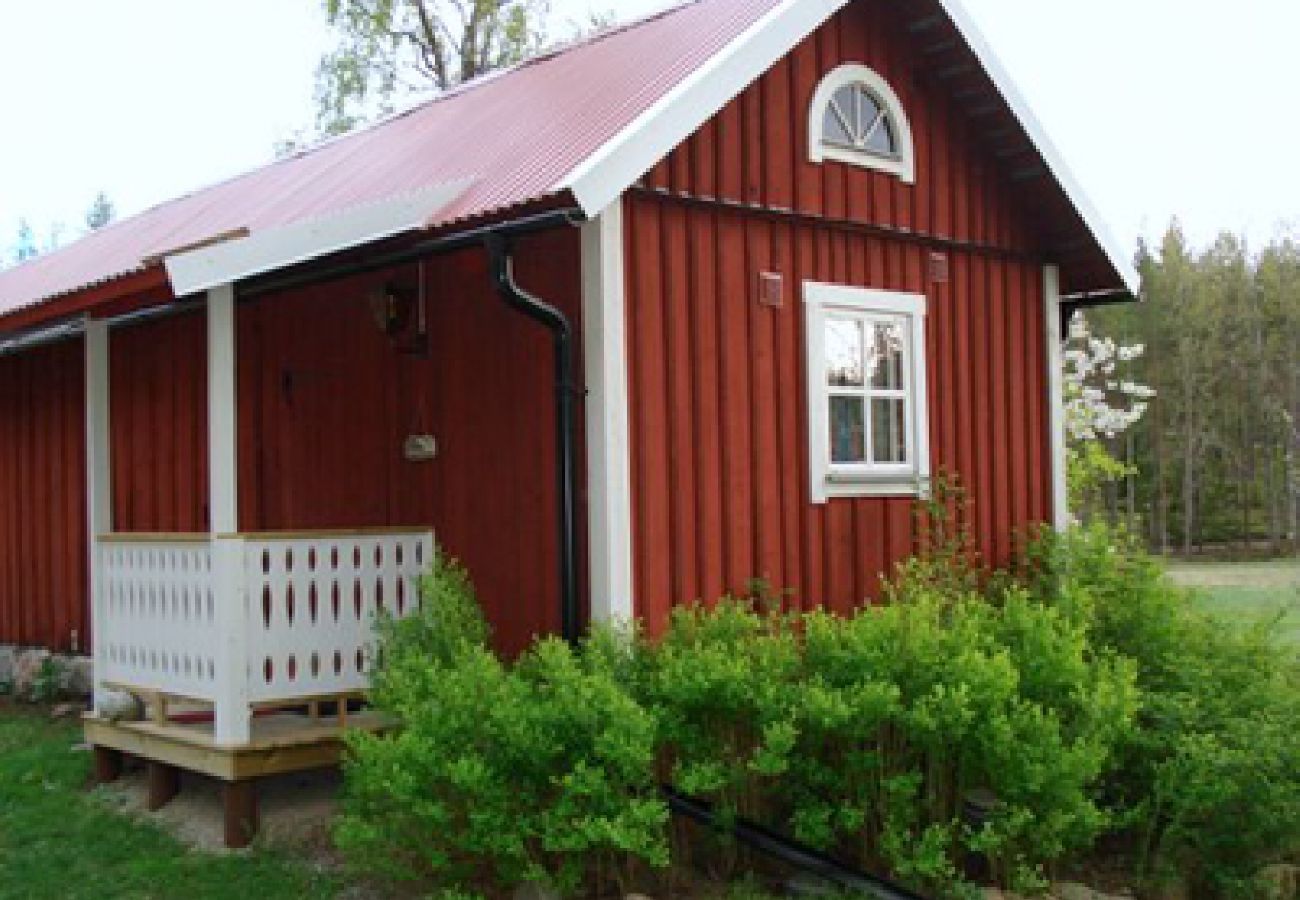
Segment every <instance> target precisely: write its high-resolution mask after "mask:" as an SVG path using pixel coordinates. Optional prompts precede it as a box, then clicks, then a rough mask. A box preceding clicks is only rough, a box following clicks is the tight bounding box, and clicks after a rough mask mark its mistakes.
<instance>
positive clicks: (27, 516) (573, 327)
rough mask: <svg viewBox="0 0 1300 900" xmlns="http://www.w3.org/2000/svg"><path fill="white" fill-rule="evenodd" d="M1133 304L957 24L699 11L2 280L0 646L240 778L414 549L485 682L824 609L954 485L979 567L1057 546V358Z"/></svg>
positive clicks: (98, 238)
mask: <svg viewBox="0 0 1300 900" xmlns="http://www.w3.org/2000/svg"><path fill="white" fill-rule="evenodd" d="M1135 284H1136V276H1135V274H1134V273H1133V272H1132V270H1131V268H1130V266H1129V265H1128V264H1127V262H1126V261H1125V258H1124V253H1123V252H1122V251H1121V250H1119V249H1117V247H1116V245H1115V244H1114V243H1113V242H1111V241H1110V240H1109V239H1108V238H1107V236H1106V233H1105V230H1104V228H1103V227H1102V225H1101V223H1100V222H1099V221H1098V218H1097V216H1096V215H1095V213H1094V212H1093V211H1092V209H1091V208H1090V207H1089V206H1088V204H1087V203H1086V201H1085V200H1084V198H1083V196H1082V194H1081V193H1080V192H1079V190H1078V187H1077V186H1076V185H1075V184H1074V182H1073V181H1072V180H1071V178H1070V176H1069V174H1068V172H1067V171H1066V170H1065V167H1064V166H1063V164H1062V162H1061V160H1060V158H1059V157H1058V156H1057V154H1056V153H1055V151H1054V150H1053V148H1052V147H1051V145H1050V144H1049V143H1048V141H1047V138H1046V137H1045V136H1044V135H1043V133H1042V131H1041V129H1040V127H1039V126H1038V124H1037V123H1036V121H1035V119H1034V117H1033V115H1032V114H1031V113H1030V111H1029V110H1028V109H1027V108H1026V106H1025V104H1024V102H1023V101H1022V100H1021V98H1020V96H1019V94H1018V93H1017V92H1016V90H1015V88H1014V87H1013V86H1012V85H1011V84H1010V82H1009V81H1008V79H1007V78H1006V76H1005V74H1004V73H1003V71H1002V69H1001V68H1000V67H999V65H998V63H997V61H996V59H995V58H994V57H993V54H992V52H991V51H990V49H989V48H988V46H987V45H986V44H985V43H984V42H983V40H982V39H981V38H980V37H979V35H978V34H977V33H976V32H975V30H974V28H973V26H972V23H971V21H970V19H969V18H968V17H967V16H966V15H965V13H964V12H963V11H962V10H961V8H960V6H959V4H958V2H957V0H912V2H907V3H901V2H896V0H852V2H849V0H698V2H694V3H688V4H686V5H683V6H681V7H678V8H676V9H673V10H670V11H668V12H665V13H662V14H659V15H656V16H653V17H651V18H648V19H646V20H644V21H641V22H638V23H635V24H632V25H628V26H625V27H621V28H616V29H613V30H611V31H609V32H607V33H604V34H601V35H598V36H596V37H594V38H591V39H589V40H586V41H583V42H581V43H578V44H576V45H574V46H571V47H568V48H565V49H562V50H559V51H556V52H553V53H550V54H548V55H545V56H543V57H541V58H538V59H535V60H532V61H530V62H528V63H525V64H523V65H521V66H519V67H517V68H515V69H513V70H510V71H508V72H505V73H502V74H497V75H493V76H490V77H487V78H484V79H481V80H479V81H476V82H474V83H471V84H468V85H465V86H464V87H462V88H460V89H457V90H455V91H452V92H449V93H447V94H446V95H443V96H440V97H438V98H436V99H434V100H432V101H430V102H428V103H426V104H424V105H422V106H420V107H417V108H415V109H413V110H411V111H409V112H406V113H403V114H401V115H397V116H394V117H392V118H390V119H388V120H386V121H384V122H382V123H380V124H378V125H375V126H373V127H370V128H367V129H365V130H362V131H360V132H357V133H354V134H351V135H348V136H346V137H343V138H340V139H337V140H334V141H332V142H328V143H326V144H324V145H322V146H320V147H317V148H314V149H311V150H308V151H305V152H303V153H300V154H298V155H297V156H294V157H292V158H290V159H285V160H281V161H278V162H275V163H273V164H271V165H268V166H266V167H265V168H262V169H259V170H257V171H254V172H251V173H249V174H247V175H243V176H241V177H238V178H235V179H232V180H230V181H227V182H225V183H222V184H218V185H216V186H214V187H210V188H207V189H205V190H202V191H199V192H197V193H194V194H191V195H189V196H186V197H183V198H181V199H178V200H175V201H172V202H169V203H165V204H163V205H161V206H158V207H156V208H154V209H151V210H149V211H148V212H145V213H142V214H141V215H138V216H135V217H133V218H131V219H128V220H125V221H122V222H119V223H116V224H114V225H112V226H110V227H108V228H105V229H103V230H102V231H99V232H96V233H94V234H92V235H90V236H88V237H86V238H84V239H82V240H81V241H79V242H77V243H76V244H73V245H72V246H70V247H67V248H65V249H63V250H60V251H58V252H56V253H52V254H49V255H48V256H45V257H42V258H38V259H36V260H35V261H32V262H29V263H26V264H24V265H22V266H20V267H18V268H15V269H12V270H10V271H7V272H4V273H0V461H3V464H2V465H0V643H6V642H7V643H15V644H36V645H47V646H49V647H52V648H63V649H67V648H69V647H70V646H72V645H73V644H74V643H75V644H79V645H80V646H81V647H83V648H85V647H93V648H94V652H95V655H96V665H97V677H99V678H100V680H101V681H108V682H113V683H118V684H123V683H124V684H126V685H127V686H131V687H135V688H145V689H152V690H158V691H160V692H166V693H174V694H177V695H180V696H188V697H196V698H198V699H204V700H212V699H213V698H218V697H229V698H233V699H231V700H230V701H229V702H228V703H227V709H226V711H225V712H224V713H223V712H222V709H221V705H220V703H218V712H217V719H218V729H217V730H218V737H219V738H221V739H222V740H227V741H233V742H238V741H241V740H247V739H248V736H249V727H250V726H249V716H248V711H249V708H250V707H252V706H256V705H257V704H258V703H260V702H263V701H267V702H270V701H273V700H281V699H286V698H301V697H306V696H314V695H319V694H322V693H332V692H335V691H342V690H347V689H351V688H352V687H355V686H356V684H357V679H363V677H364V675H363V673H359V672H358V670H359V669H360V668H361V660H360V658H359V656H358V653H357V650H358V647H359V643H358V641H359V640H361V638H360V637H358V633H359V632H358V628H360V626H357V625H356V623H357V622H362V621H363V620H365V619H366V616H367V614H368V611H369V610H372V609H373V608H375V607H376V606H381V605H382V606H386V607H387V608H390V609H396V608H398V607H399V606H400V607H401V608H402V609H406V608H409V604H410V598H409V596H408V593H409V588H408V585H409V578H410V577H411V576H412V573H413V572H415V571H418V569H419V568H420V566H421V565H422V564H423V563H424V562H426V561H427V560H426V554H427V552H428V546H429V544H428V541H429V533H432V534H434V535H436V538H437V541H438V542H439V543H440V544H442V545H443V546H445V547H446V548H447V550H448V551H449V552H450V553H451V554H452V555H454V556H456V557H458V558H459V559H461V560H462V561H463V562H464V563H465V564H466V566H467V567H468V569H469V570H470V572H471V574H472V575H473V577H474V579H475V581H476V583H477V586H478V588H479V590H480V593H481V596H482V599H483V601H484V603H485V606H486V608H487V611H488V614H489V617H490V618H491V620H492V623H493V625H494V626H495V629H496V633H497V635H498V638H499V641H500V643H501V645H502V647H503V649H505V650H517V649H519V648H521V647H523V646H524V645H525V644H526V642H527V641H528V640H529V639H530V638H531V637H532V636H533V635H535V634H538V633H543V632H550V631H557V630H560V629H562V628H567V629H573V628H576V627H578V625H579V624H580V622H581V621H582V620H585V619H587V618H593V619H605V618H610V617H631V616H638V617H641V618H644V619H645V620H646V621H647V622H648V624H649V627H650V628H651V629H654V628H656V627H658V626H660V625H662V623H663V621H664V619H665V615H666V613H667V611H668V609H669V608H670V607H671V606H672V605H673V604H675V603H681V602H685V601H691V600H695V599H711V598H716V597H718V596H720V595H721V594H723V593H724V592H727V591H729V590H739V589H742V588H743V587H744V586H745V584H746V582H747V581H748V580H750V579H752V578H755V577H761V578H764V579H766V580H767V581H768V582H770V583H771V584H772V585H773V586H774V587H776V588H779V589H783V590H788V591H790V594H791V597H792V598H793V601H792V602H797V603H800V604H803V605H806V606H812V605H818V604H820V605H825V606H828V607H830V608H833V609H836V610H848V609H850V608H852V607H854V606H855V605H858V604H861V603H864V602H867V601H868V600H869V598H871V597H872V596H873V594H874V592H876V591H877V589H878V584H879V575H880V573H882V572H886V571H888V570H889V569H890V567H891V565H892V563H893V562H895V561H897V560H899V559H900V558H903V557H905V556H906V555H908V554H909V553H910V552H911V550H912V548H913V544H914V535H913V525H912V519H911V513H910V509H911V505H912V502H913V500H914V498H915V497H916V495H917V493H918V492H919V491H921V490H923V488H924V485H925V484H926V482H927V479H928V478H929V477H930V475H931V473H934V472H937V471H938V470H940V469H945V470H951V471H953V472H955V473H957V474H958V475H959V476H960V478H961V480H962V481H963V482H964V484H965V485H966V486H967V487H968V488H969V490H970V493H971V496H972V500H973V509H974V518H975V522H974V524H975V536H976V539H977V541H978V543H979V545H980V547H981V549H982V550H983V552H984V553H985V554H986V555H987V557H988V558H990V559H992V560H994V561H999V560H1004V559H1006V558H1007V556H1008V554H1009V552H1010V551H1011V549H1012V543H1013V540H1014V536H1015V534H1016V533H1017V531H1018V530H1020V529H1023V528H1025V527H1026V526H1029V525H1031V524H1032V523H1036V522H1046V521H1052V520H1054V519H1057V518H1059V517H1060V516H1061V515H1062V512H1063V509H1062V507H1063V500H1062V493H1063V488H1062V484H1063V482H1062V472H1061V462H1060V460H1061V421H1060V406H1059V385H1058V384H1057V382H1056V375H1055V373H1056V372H1057V370H1058V367H1057V366H1056V365H1055V363H1054V359H1055V355H1056V353H1057V352H1058V342H1057V340H1056V339H1055V338H1056V336H1057V334H1058V329H1059V323H1060V320H1061V317H1062V314H1063V311H1065V312H1068V310H1069V309H1071V308H1073V307H1077V306H1080V305H1087V304H1091V303H1097V302H1103V301H1107V300H1113V299H1122V298H1124V297H1126V296H1129V295H1131V293H1132V292H1133V291H1134V290H1135ZM413 529H414V530H413ZM92 596H93V597H94V598H95V600H94V603H93V604H92V601H91V598H92ZM350 615H351V619H349V616H350ZM349 621H351V622H352V623H353V625H352V626H348V622H349ZM349 627H351V630H349ZM141 682H143V683H141ZM214 702H216V701H214Z"/></svg>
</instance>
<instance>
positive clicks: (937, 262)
mask: <svg viewBox="0 0 1300 900" xmlns="http://www.w3.org/2000/svg"><path fill="white" fill-rule="evenodd" d="M930 283H931V284H947V283H948V254H947V253H938V252H932V253H931V254H930Z"/></svg>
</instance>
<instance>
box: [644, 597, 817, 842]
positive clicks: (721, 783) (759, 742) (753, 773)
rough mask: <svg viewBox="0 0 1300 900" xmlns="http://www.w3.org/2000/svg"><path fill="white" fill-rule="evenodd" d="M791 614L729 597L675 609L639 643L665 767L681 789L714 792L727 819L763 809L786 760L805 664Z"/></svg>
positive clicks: (700, 793) (646, 702) (648, 703)
mask: <svg viewBox="0 0 1300 900" xmlns="http://www.w3.org/2000/svg"><path fill="white" fill-rule="evenodd" d="M792 621H793V620H792V619H790V618H787V617H786V616H784V615H782V614H780V613H775V612H774V613H772V614H769V615H760V614H759V613H756V612H755V611H754V610H753V608H752V606H751V605H750V604H748V603H746V602H744V601H740V600H734V599H726V600H723V601H722V602H720V603H719V604H718V605H717V606H716V607H715V608H713V609H707V608H705V607H701V606H691V607H684V608H679V609H677V610H674V612H673V614H672V618H671V621H670V624H669V627H668V630H667V632H666V634H665V635H664V637H663V639H662V640H661V641H660V642H658V643H657V644H643V645H642V647H641V652H642V657H643V665H642V672H641V675H640V678H639V683H638V684H636V685H634V686H633V690H636V691H637V693H638V698H639V699H640V700H641V701H642V703H643V704H644V705H645V706H646V707H648V708H650V709H653V710H654V711H655V713H656V714H657V716H658V718H659V740H660V761H661V769H662V770H663V771H664V772H665V774H666V775H667V777H668V779H669V780H671V781H672V782H673V784H674V785H676V786H677V787H678V788H679V789H680V790H682V791H684V792H686V793H688V794H692V795H696V796H701V797H707V798H709V799H711V800H713V801H714V802H715V804H716V806H717V808H718V810H719V812H720V813H721V814H722V816H723V818H724V821H725V820H726V819H727V818H729V817H730V816H733V815H735V814H736V813H743V814H745V815H748V816H760V815H761V814H762V813H763V808H762V807H763V798H764V797H765V796H766V794H767V793H768V792H769V790H770V783H771V781H772V779H774V778H776V777H778V776H780V775H782V774H784V773H785V772H786V770H787V769H788V767H789V763H790V760H789V752H790V749H791V738H792V732H791V729H792V723H791V718H792V713H791V702H790V701H791V693H790V692H791V688H792V685H793V684H794V683H795V682H796V681H797V679H798V676H799V672H800V653H799V645H798V641H797V639H796V636H795V634H794V632H793V630H792V628H791V623H792Z"/></svg>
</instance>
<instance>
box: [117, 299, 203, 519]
mask: <svg viewBox="0 0 1300 900" xmlns="http://www.w3.org/2000/svg"><path fill="white" fill-rule="evenodd" d="M110 334H111V338H110V345H109V346H110V350H109V361H110V362H109V386H110V390H111V398H110V400H109V405H110V419H111V426H112V466H113V529H114V530H115V531H124V532H125V531H135V532H173V531H175V532H200V531H207V529H208V362H207V360H208V349H207V321H206V318H205V316H204V314H203V313H202V312H201V311H200V312H198V313H188V314H186V315H180V316H174V317H171V318H166V319H158V320H155V321H152V322H145V323H142V324H137V325H130V326H126V327H122V328H114V329H113V330H112V332H111V333H110Z"/></svg>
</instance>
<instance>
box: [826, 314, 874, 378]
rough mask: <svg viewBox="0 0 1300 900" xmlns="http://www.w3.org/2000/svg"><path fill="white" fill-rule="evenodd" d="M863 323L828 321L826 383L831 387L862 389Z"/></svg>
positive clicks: (839, 320) (838, 320)
mask: <svg viewBox="0 0 1300 900" xmlns="http://www.w3.org/2000/svg"><path fill="white" fill-rule="evenodd" d="M862 345H863V340H862V323H861V322H857V321H854V320H852V319H827V320H826V383H827V384H829V385H830V386H831V387H862V385H864V384H865V383H866V381H865V373H864V372H863V365H862V357H863V353H862Z"/></svg>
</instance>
